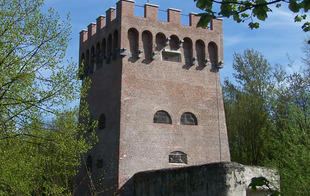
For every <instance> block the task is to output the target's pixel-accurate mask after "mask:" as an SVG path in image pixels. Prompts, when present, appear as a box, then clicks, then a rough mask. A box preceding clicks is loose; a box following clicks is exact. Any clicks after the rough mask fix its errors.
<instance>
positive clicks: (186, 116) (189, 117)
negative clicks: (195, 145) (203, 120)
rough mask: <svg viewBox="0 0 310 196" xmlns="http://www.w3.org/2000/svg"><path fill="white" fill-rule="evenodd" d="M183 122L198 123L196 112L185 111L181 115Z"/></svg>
mask: <svg viewBox="0 0 310 196" xmlns="http://www.w3.org/2000/svg"><path fill="white" fill-rule="evenodd" d="M181 124H182V125H197V124H198V123H197V118H196V116H195V115H194V114H192V113H190V112H185V113H184V114H182V116H181Z"/></svg>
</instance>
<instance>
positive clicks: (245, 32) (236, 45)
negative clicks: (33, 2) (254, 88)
mask: <svg viewBox="0 0 310 196" xmlns="http://www.w3.org/2000/svg"><path fill="white" fill-rule="evenodd" d="M117 2H118V0H87V1H86V0H46V1H45V6H46V7H53V8H54V9H55V10H56V11H58V12H59V13H60V14H61V16H62V18H64V19H65V18H66V15H67V14H68V13H70V18H71V22H70V23H71V25H72V35H71V38H72V39H71V41H70V43H69V47H68V50H67V58H71V57H72V58H73V60H74V61H75V62H78V54H79V32H81V31H82V30H83V29H87V26H88V25H89V24H90V23H91V22H96V18H98V17H99V16H100V15H105V12H106V10H107V9H109V8H110V7H116V3H117ZM145 3H150V4H155V5H158V6H159V12H158V15H159V20H164V21H167V13H166V12H164V11H160V10H167V9H168V8H175V9H179V10H181V14H182V16H181V23H182V24H186V25H188V17H187V16H183V15H188V14H189V13H191V12H195V13H201V10H199V9H198V8H196V6H195V2H194V1H193V0H149V1H147V0H136V1H135V5H138V6H135V15H136V16H141V17H143V11H144V9H143V8H141V7H139V6H143V5H144V4H145ZM294 17H295V15H294V14H293V13H292V12H290V11H289V10H288V9H287V8H286V7H285V5H283V6H282V8H281V9H277V8H274V9H273V12H272V13H270V14H269V15H268V19H267V20H266V21H264V22H261V23H260V28H259V29H256V30H251V29H250V28H249V27H248V25H247V23H239V24H238V23H236V22H234V21H233V20H232V19H226V18H225V19H224V20H223V29H224V33H223V34H224V62H225V66H224V68H223V69H221V71H220V74H221V80H222V81H223V79H224V78H228V79H229V80H232V81H233V68H232V63H233V54H234V53H235V52H236V53H243V51H244V50H245V49H254V50H257V51H258V52H260V53H262V54H263V55H264V56H265V58H266V59H267V60H268V62H269V63H270V64H271V65H274V64H276V63H277V64H280V65H283V66H285V65H288V64H289V62H290V61H289V59H288V56H289V58H290V59H291V60H293V65H294V66H293V69H294V70H293V71H298V67H299V66H300V65H301V58H302V57H303V51H302V47H303V44H304V40H305V38H306V37H307V36H309V35H310V33H305V32H303V31H302V29H301V26H302V23H295V22H294ZM309 17H310V16H309ZM308 20H309V19H308ZM289 71H292V69H291V70H289Z"/></svg>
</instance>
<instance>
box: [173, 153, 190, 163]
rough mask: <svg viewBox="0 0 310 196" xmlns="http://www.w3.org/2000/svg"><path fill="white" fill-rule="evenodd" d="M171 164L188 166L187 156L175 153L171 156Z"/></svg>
mask: <svg viewBox="0 0 310 196" xmlns="http://www.w3.org/2000/svg"><path fill="white" fill-rule="evenodd" d="M169 163H181V164H187V154H185V153H184V152H181V151H174V152H171V153H170V154H169Z"/></svg>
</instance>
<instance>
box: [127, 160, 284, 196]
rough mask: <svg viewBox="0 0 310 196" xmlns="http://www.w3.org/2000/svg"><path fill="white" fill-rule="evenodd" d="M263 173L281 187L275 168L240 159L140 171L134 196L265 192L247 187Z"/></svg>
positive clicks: (233, 195) (240, 195)
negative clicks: (248, 164) (246, 163)
mask: <svg viewBox="0 0 310 196" xmlns="http://www.w3.org/2000/svg"><path fill="white" fill-rule="evenodd" d="M260 176H264V177H265V178H267V179H268V180H269V181H270V182H271V183H272V184H273V186H272V188H277V189H279V185H280V176H279V175H278V174H277V172H276V171H275V170H273V169H269V168H263V167H252V166H244V165H241V164H238V163H233V162H230V163H211V164H205V165H199V166H190V167H184V168H174V169H163V170H157V171H148V172H139V173H137V174H135V175H134V177H133V182H134V188H133V189H132V193H131V195H134V196H145V195H148V196H167V195H169V196H172V195H173V196H187V195H190V196H196V195H197V196H201V195H204V196H246V195H251V196H254V195H256V196H262V195H267V194H268V193H269V192H268V191H267V189H266V188H265V189H260V190H259V191H258V192H252V191H249V190H248V185H249V184H250V182H251V178H253V177H260Z"/></svg>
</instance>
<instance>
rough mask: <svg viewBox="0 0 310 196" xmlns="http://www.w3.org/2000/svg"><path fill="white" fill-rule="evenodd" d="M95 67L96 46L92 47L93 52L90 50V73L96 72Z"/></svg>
mask: <svg viewBox="0 0 310 196" xmlns="http://www.w3.org/2000/svg"><path fill="white" fill-rule="evenodd" d="M94 65H95V48H94V46H93V47H91V50H90V66H89V68H90V73H93V71H94V70H95V68H94Z"/></svg>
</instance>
